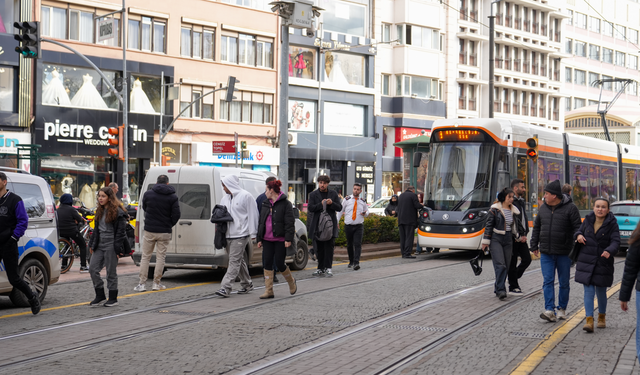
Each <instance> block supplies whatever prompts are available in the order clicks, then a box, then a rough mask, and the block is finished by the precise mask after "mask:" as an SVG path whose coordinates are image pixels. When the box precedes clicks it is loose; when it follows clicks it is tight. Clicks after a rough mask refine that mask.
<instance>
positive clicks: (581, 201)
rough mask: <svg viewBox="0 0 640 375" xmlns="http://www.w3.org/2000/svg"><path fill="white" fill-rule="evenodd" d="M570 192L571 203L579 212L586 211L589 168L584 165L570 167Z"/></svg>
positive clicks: (587, 207) (587, 206)
mask: <svg viewBox="0 0 640 375" xmlns="http://www.w3.org/2000/svg"><path fill="white" fill-rule="evenodd" d="M571 179H572V183H571V184H572V187H573V189H572V191H571V197H572V198H573V202H574V203H575V205H576V206H577V207H578V209H580V210H588V209H589V208H590V206H589V195H588V194H587V188H588V187H589V168H588V167H587V166H586V165H581V164H574V165H573V166H572V175H571Z"/></svg>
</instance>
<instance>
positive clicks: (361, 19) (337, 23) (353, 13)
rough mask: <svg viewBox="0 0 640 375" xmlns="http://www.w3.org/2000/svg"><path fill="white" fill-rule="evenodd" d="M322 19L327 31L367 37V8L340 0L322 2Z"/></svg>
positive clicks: (323, 0)
mask: <svg viewBox="0 0 640 375" xmlns="http://www.w3.org/2000/svg"><path fill="white" fill-rule="evenodd" d="M320 7H322V8H324V11H323V12H322V18H323V20H324V28H325V30H327V31H335V32H338V33H343V34H351V35H357V36H365V28H366V18H367V7H366V6H364V5H359V4H353V3H347V2H345V1H339V0H322V1H321V2H320Z"/></svg>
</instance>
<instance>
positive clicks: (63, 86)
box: [42, 64, 119, 110]
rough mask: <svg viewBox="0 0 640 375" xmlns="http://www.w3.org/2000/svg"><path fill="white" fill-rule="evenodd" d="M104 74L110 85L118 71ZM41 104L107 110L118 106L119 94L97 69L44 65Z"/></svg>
mask: <svg viewBox="0 0 640 375" xmlns="http://www.w3.org/2000/svg"><path fill="white" fill-rule="evenodd" d="M103 73H104V74H105V76H107V78H108V79H109V81H111V84H115V80H116V77H117V76H118V75H119V74H118V73H116V72H113V71H105V70H103ZM42 104H43V105H54V106H61V107H80V108H91V109H104V110H108V109H113V110H117V109H118V108H119V102H118V99H117V97H116V96H115V95H114V94H113V92H112V91H111V90H110V89H109V87H108V86H107V85H106V84H104V82H103V79H102V77H100V75H99V74H98V73H97V72H96V71H95V70H93V69H85V68H77V67H72V66H66V65H53V64H47V65H45V66H44V71H43V73H42Z"/></svg>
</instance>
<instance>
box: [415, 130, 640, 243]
mask: <svg viewBox="0 0 640 375" xmlns="http://www.w3.org/2000/svg"><path fill="white" fill-rule="evenodd" d="M529 139H537V147H536V148H537V157H536V155H535V153H532V155H531V156H528V155H527V151H528V150H529V149H531V147H529V146H528V145H527V140H529ZM513 178H519V179H522V180H524V181H525V187H526V207H527V214H528V217H529V219H530V220H533V219H532V218H534V217H535V215H536V214H537V212H538V207H539V206H540V205H541V204H542V197H543V195H544V191H543V189H544V186H545V185H546V184H547V183H549V182H551V181H554V180H560V182H561V183H562V184H564V183H569V184H571V186H572V197H573V200H574V203H575V204H576V206H577V207H578V209H579V210H580V213H581V215H582V216H583V217H584V216H585V215H586V214H587V213H589V212H590V211H591V208H592V207H593V201H594V200H595V198H598V197H604V198H606V199H608V200H609V201H611V202H614V201H617V200H620V199H638V198H640V191H639V187H640V185H639V184H638V179H639V178H640V147H636V146H630V145H621V144H616V143H614V142H609V141H604V140H599V139H595V138H591V137H586V136H581V135H576V134H570V133H562V132H559V131H554V130H550V129H546V128H542V127H539V126H535V125H530V124H525V123H520V122H514V121H509V120H504V119H450V120H438V121H436V122H435V123H434V125H433V128H432V131H431V143H430V150H429V162H428V167H427V173H426V178H425V181H424V203H425V208H424V209H423V210H422V211H421V212H420V220H419V225H418V243H419V245H420V246H422V247H434V248H449V249H459V250H478V249H480V247H481V240H482V235H483V234H484V226H485V221H486V219H487V214H488V211H489V208H490V207H491V205H492V204H493V202H494V201H495V199H496V194H497V192H498V191H499V190H501V189H503V188H504V187H507V186H509V185H510V183H511V180H512V179H513ZM529 225H532V221H530V222H529Z"/></svg>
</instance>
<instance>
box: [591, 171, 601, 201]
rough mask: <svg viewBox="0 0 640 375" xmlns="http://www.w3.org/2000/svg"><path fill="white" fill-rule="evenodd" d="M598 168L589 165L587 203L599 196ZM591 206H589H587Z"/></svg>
mask: <svg viewBox="0 0 640 375" xmlns="http://www.w3.org/2000/svg"><path fill="white" fill-rule="evenodd" d="M599 177H600V166H599V165H591V166H590V167H589V198H590V199H589V202H593V200H594V199H595V198H598V197H599V196H600V181H599ZM589 206H591V205H589Z"/></svg>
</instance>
